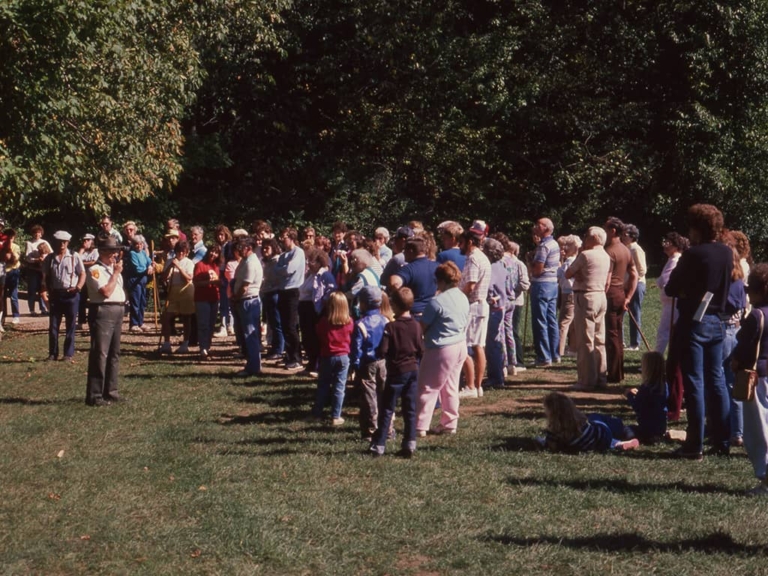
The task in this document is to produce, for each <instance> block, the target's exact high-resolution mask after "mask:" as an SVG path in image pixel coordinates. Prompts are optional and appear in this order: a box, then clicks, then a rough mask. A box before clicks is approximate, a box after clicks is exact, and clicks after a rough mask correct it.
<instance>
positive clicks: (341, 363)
mask: <svg viewBox="0 0 768 576" xmlns="http://www.w3.org/2000/svg"><path fill="white" fill-rule="evenodd" d="M332 360H333V365H334V368H333V383H332V386H333V399H332V401H331V418H333V419H334V420H335V419H336V418H341V408H342V406H343V405H344V393H345V391H346V388H347V373H348V372H349V356H334V358H333V359H332Z"/></svg>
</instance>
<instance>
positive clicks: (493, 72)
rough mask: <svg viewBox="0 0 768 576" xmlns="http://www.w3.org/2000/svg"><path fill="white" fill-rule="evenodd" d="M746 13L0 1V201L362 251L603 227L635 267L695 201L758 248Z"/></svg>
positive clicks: (757, 141)
mask: <svg viewBox="0 0 768 576" xmlns="http://www.w3.org/2000/svg"><path fill="white" fill-rule="evenodd" d="M139 5H141V6H140V7H141V8H142V9H141V10H137V9H136V7H137V6H139ZM31 6H35V7H38V8H37V9H34V10H33V9H32V8H30V7H31ZM41 6H43V8H44V10H42V12H44V13H45V15H46V18H47V19H46V20H45V24H46V26H45V27H41V26H42V25H41V23H40V21H39V18H40V17H41V9H40V7H41ZM766 12H768V9H767V8H766V4H765V3H763V2H748V1H740V2H736V1H731V2H725V1H720V2H716V1H710V0H698V1H696V2H692V1H691V2H685V1H683V2H665V3H659V2H649V1H646V2H643V1H639V2H616V1H609V0H593V1H587V2H584V1H578V2H577V1H567V0H565V1H558V2H554V1H546V0H531V1H524V0H507V1H492V0H486V1H477V0H473V1H471V2H470V1H467V0H465V1H456V0H453V1H452V0H448V1H445V0H443V1H440V2H438V1H436V0H423V1H412V0H411V1H405V0H402V1H396V0H293V1H290V0H259V1H248V0H222V1H214V0H208V1H204V0H201V1H199V2H196V3H187V2H181V1H178V2H175V1H174V0H166V1H162V2H161V1H152V0H142V1H141V2H138V3H137V2H127V1H125V2H109V3H107V2H81V3H78V2H63V1H62V2H56V1H55V0H37V1H36V2H35V3H34V5H33V4H32V3H30V2H25V1H19V0H17V1H12V2H10V4H9V5H7V6H6V7H2V8H0V31H1V32H3V34H2V36H0V57H1V58H2V62H3V66H1V67H0V202H2V209H3V210H4V211H5V212H7V213H10V214H11V215H13V216H14V217H15V218H16V219H17V220H19V221H24V220H25V219H29V218H30V217H33V216H34V217H37V218H42V219H48V220H50V221H55V220H56V218H59V219H61V218H62V214H67V215H69V216H71V215H73V214H74V215H80V216H81V217H82V218H83V219H84V220H87V221H88V222H91V221H93V218H94V217H95V216H96V215H97V213H98V212H99V211H100V210H102V209H105V207H106V206H109V207H110V208H111V210H112V211H113V212H114V214H115V215H116V217H117V218H118V219H120V217H121V216H125V217H128V216H130V217H132V218H134V219H137V218H138V219H139V220H143V221H144V222H145V224H146V226H148V227H152V226H154V227H156V228H158V229H159V227H160V226H161V222H162V221H163V220H164V219H165V218H167V217H168V216H176V217H179V218H180V219H181V220H182V221H183V222H185V223H188V224H191V223H203V224H214V223H217V222H219V221H221V222H226V223H228V224H242V225H248V224H249V223H250V222H251V221H252V220H253V219H256V218H265V219H268V220H271V221H272V222H273V223H275V224H276V225H279V224H283V223H288V222H291V223H294V224H298V225H303V224H307V223H312V224H315V225H319V226H320V227H321V228H322V227H323V226H327V225H328V224H329V223H330V222H332V221H334V220H336V219H343V220H345V221H347V222H349V223H350V224H351V225H353V226H355V227H358V228H360V229H361V230H363V231H366V232H369V231H371V229H372V227H373V226H374V225H376V224H384V225H387V226H389V227H395V226H397V225H398V224H400V223H402V222H404V221H406V220H409V219H412V218H418V219H421V220H424V221H425V222H426V223H427V224H435V223H437V222H440V221H442V220H444V219H448V218H451V219H459V220H461V221H465V222H466V221H469V220H471V219H473V218H484V219H486V220H487V221H489V222H490V223H491V225H492V226H493V227H494V228H502V229H505V230H507V231H508V232H510V233H511V234H512V235H513V236H515V237H517V238H520V239H527V231H528V229H529V227H530V224H531V222H532V220H533V219H535V218H536V217H537V216H539V215H542V214H546V215H549V216H551V217H552V219H553V220H554V221H555V223H556V225H557V227H558V230H562V231H574V232H581V231H583V230H584V229H585V228H586V227H587V226H588V225H591V224H595V223H597V224H600V223H602V222H603V220H604V218H605V217H606V216H608V215H612V214H613V215H617V216H620V217H622V218H623V219H625V220H627V221H632V222H634V223H635V224H637V225H638V226H639V227H640V229H641V232H642V234H643V239H641V242H643V243H645V244H646V245H651V247H655V245H656V244H658V242H657V239H658V238H660V236H661V234H662V233H664V232H666V231H668V230H670V229H673V228H680V227H681V226H682V222H683V220H682V215H683V214H684V212H685V210H686V208H687V207H688V206H689V205H690V204H692V203H694V202H702V201H703V202H711V203H714V204H716V205H718V206H720V207H721V208H722V209H723V211H724V212H725V213H726V217H727V221H728V224H729V226H731V227H733V228H737V229H742V230H744V231H745V232H747V234H748V235H750V237H751V238H752V239H753V242H754V243H755V244H757V246H758V248H759V247H760V246H762V244H763V243H764V242H765V240H766V239H768V224H766V222H768V220H767V219H766V215H767V213H768V210H767V209H766V206H765V203H764V202H763V197H764V193H763V190H764V189H765V187H766V183H768V174H766V166H768V162H767V161H768V121H767V120H766V118H768V115H767V114H766V113H767V112H768V110H767V108H768V13H766ZM57 13H61V14H63V15H62V16H61V18H58V17H57ZM83 14H84V15H85V16H87V17H84V16H82V15H83ZM48 30H52V32H48ZM105 63H108V64H109V65H108V66H107V65H106V64H105ZM127 74H128V75H127ZM73 95H75V96H77V97H76V98H75V100H77V102H72V101H71V100H72V98H73ZM54 104H55V106H59V107H63V110H62V111H61V113H58V112H57V113H56V114H55V116H53V117H51V110H52V106H53V105H54ZM107 104H109V106H107ZM55 106H54V109H55V110H59V109H58V108H55ZM110 106H111V108H110ZM107 112H109V113H107ZM46 120H47V121H46ZM66 120H71V122H67V121H66ZM72 124H74V127H73V126H72ZM175 126H178V131H176V130H175V128H174V129H171V127H175ZM99 135H101V136H100V137H101V138H102V141H105V142H109V146H106V145H104V146H106V148H107V149H106V150H104V149H103V148H104V146H99V145H97V143H96V139H97V138H98V137H99ZM182 142H183V147H182ZM97 152H98V153H97ZM128 200H131V202H130V203H128Z"/></svg>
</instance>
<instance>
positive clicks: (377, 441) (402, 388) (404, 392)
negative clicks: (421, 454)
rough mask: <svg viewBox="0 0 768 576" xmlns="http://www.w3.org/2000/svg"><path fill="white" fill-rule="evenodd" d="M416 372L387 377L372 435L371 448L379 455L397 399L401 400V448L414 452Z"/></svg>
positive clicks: (382, 450)
mask: <svg viewBox="0 0 768 576" xmlns="http://www.w3.org/2000/svg"><path fill="white" fill-rule="evenodd" d="M418 379H419V372H418V370H414V371H413V372H406V373H405V374H396V375H391V376H390V375H388V376H387V382H386V384H384V392H383V393H382V397H381V405H380V406H379V427H378V428H377V429H376V433H375V434H374V435H373V446H374V447H375V450H376V451H377V452H378V453H379V454H384V450H385V447H386V444H387V436H388V435H389V428H390V426H391V425H392V417H393V416H394V415H395V409H396V408H397V399H398V398H402V401H401V402H402V410H403V425H404V426H405V429H404V431H403V442H402V447H403V449H405V450H416V396H417V391H418V386H417V382H418Z"/></svg>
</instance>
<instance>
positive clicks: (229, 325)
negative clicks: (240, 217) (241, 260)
mask: <svg viewBox="0 0 768 576" xmlns="http://www.w3.org/2000/svg"><path fill="white" fill-rule="evenodd" d="M214 236H215V238H216V244H217V245H218V248H219V250H218V253H219V261H218V265H219V313H220V314H221V328H220V329H219V331H218V332H216V333H215V334H214V336H216V337H217V338H225V337H226V336H227V330H229V334H230V335H232V334H234V333H235V328H234V325H233V321H232V312H231V310H230V307H229V291H228V290H227V288H228V287H229V280H227V276H226V274H224V269H225V268H226V266H227V262H229V261H231V260H234V258H235V255H234V247H233V245H232V233H231V232H230V231H229V228H227V227H226V226H224V225H223V224H219V225H218V226H216V229H215V230H214Z"/></svg>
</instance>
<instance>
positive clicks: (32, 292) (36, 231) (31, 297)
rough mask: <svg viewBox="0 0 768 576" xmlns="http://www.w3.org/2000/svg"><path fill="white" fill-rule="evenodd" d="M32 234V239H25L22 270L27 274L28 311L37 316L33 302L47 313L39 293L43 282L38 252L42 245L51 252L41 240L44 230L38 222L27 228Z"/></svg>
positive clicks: (40, 259) (40, 255) (41, 264)
mask: <svg viewBox="0 0 768 576" xmlns="http://www.w3.org/2000/svg"><path fill="white" fill-rule="evenodd" d="M29 233H30V234H32V240H27V245H26V250H25V251H24V254H25V256H24V266H25V267H24V271H25V272H26V276H27V304H28V305H29V313H30V314H31V315H32V316H37V313H36V312H35V303H38V302H39V304H40V312H41V313H42V314H48V307H47V306H46V305H45V301H44V300H43V297H42V295H41V291H40V289H41V288H42V284H43V255H42V254H41V253H40V247H41V246H44V247H45V250H46V251H47V252H51V251H52V248H51V245H50V244H48V242H47V241H45V240H43V234H44V233H45V231H44V230H43V227H42V226H40V225H39V224H35V225H34V226H32V228H30V229H29Z"/></svg>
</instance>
